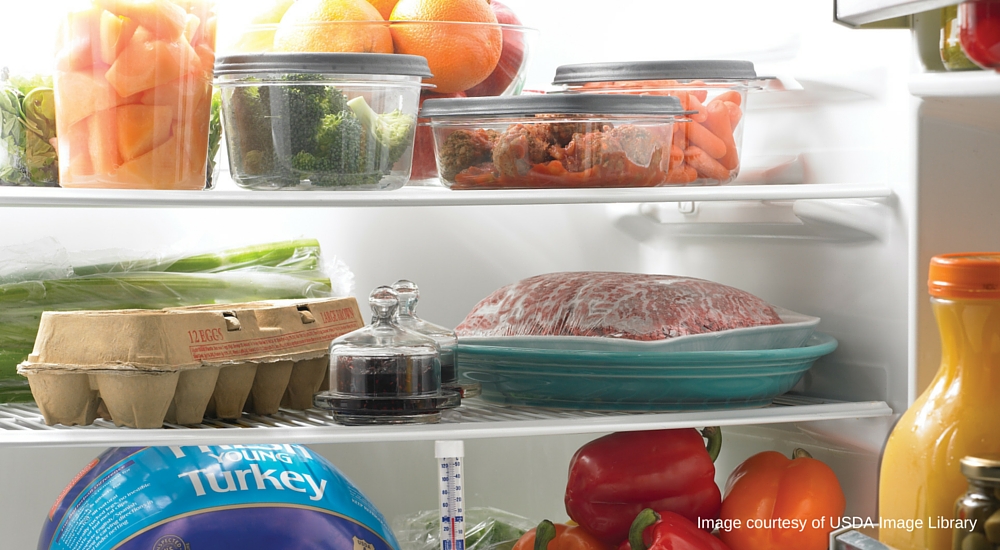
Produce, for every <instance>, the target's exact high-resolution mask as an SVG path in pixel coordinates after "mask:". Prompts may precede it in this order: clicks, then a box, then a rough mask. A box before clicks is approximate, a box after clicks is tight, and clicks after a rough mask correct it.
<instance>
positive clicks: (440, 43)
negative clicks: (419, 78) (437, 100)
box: [389, 0, 503, 94]
mask: <svg viewBox="0 0 1000 550" xmlns="http://www.w3.org/2000/svg"><path fill="white" fill-rule="evenodd" d="M389 20H390V21H393V22H394V23H393V24H392V27H391V30H392V42H393V44H394V45H395V47H396V53H405V54H413V55H420V56H423V57H425V58H427V64H428V65H430V68H431V73H433V74H434V78H432V79H430V80H427V81H426V82H428V83H430V84H435V85H436V86H437V89H435V90H434V91H435V92H439V93H443V94H450V93H455V92H462V91H465V90H468V89H469V88H471V87H473V86H475V85H476V84H479V83H480V82H482V81H483V80H486V77H488V76H489V75H490V73H492V72H493V69H494V68H495V67H496V66H497V61H499V60H500V50H501V48H502V47H503V32H502V31H501V28H500V27H499V26H498V25H497V18H496V15H495V14H494V13H493V10H492V9H491V8H490V4H489V2H488V1H487V0H399V2H398V3H397V4H396V7H395V8H393V10H392V15H391V16H389ZM397 21H398V23H396V22H397ZM407 21H415V23H407ZM416 21H434V23H417V22H416ZM469 23H477V24H469ZM484 23H485V24H484Z"/></svg>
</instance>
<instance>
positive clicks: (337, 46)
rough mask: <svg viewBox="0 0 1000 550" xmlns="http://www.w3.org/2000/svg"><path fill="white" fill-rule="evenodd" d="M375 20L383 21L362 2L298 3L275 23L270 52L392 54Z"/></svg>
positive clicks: (386, 34)
mask: <svg viewBox="0 0 1000 550" xmlns="http://www.w3.org/2000/svg"><path fill="white" fill-rule="evenodd" d="M343 21H355V22H357V23H355V24H351V23H344V22H343ZM366 21H372V23H362V22H366ZM379 21H385V19H383V18H382V15H381V14H379V12H378V10H377V9H375V7H374V6H372V5H371V4H369V3H368V2H366V1H365V0H298V1H297V2H295V3H294V4H292V7H290V8H288V11H287V12H285V15H284V17H282V18H281V23H279V24H278V30H277V31H275V33H274V51H278V52H373V53H392V51H393V50H392V35H391V34H390V33H389V29H388V25H386V24H381V25H380V24H378V23H377V22H379Z"/></svg>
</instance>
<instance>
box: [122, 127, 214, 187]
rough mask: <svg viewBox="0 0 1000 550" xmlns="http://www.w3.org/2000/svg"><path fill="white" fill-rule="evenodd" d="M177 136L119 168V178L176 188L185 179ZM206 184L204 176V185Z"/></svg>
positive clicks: (132, 182) (137, 183)
mask: <svg viewBox="0 0 1000 550" xmlns="http://www.w3.org/2000/svg"><path fill="white" fill-rule="evenodd" d="M179 145H180V144H179V142H178V139H177V136H176V135H175V136H172V137H171V138H170V139H168V140H167V141H165V142H163V143H162V144H161V145H160V146H159V147H157V148H155V149H153V150H152V151H150V152H148V153H146V154H145V155H142V156H140V157H136V158H134V159H132V160H130V161H128V162H126V163H125V164H122V165H121V167H120V168H119V169H118V179H119V180H120V181H121V182H128V184H129V185H130V186H135V187H141V188H145V189H176V188H178V183H179V182H182V181H183V178H184V176H183V161H182V159H181V148H180V147H179ZM204 186H205V181H204V178H202V187H204Z"/></svg>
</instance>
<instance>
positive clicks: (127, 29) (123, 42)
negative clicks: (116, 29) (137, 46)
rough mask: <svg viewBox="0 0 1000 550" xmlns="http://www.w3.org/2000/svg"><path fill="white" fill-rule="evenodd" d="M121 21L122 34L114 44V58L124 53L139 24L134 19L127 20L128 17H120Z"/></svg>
mask: <svg viewBox="0 0 1000 550" xmlns="http://www.w3.org/2000/svg"><path fill="white" fill-rule="evenodd" d="M121 19H122V32H121V34H119V35H118V42H116V43H115V58H117V57H118V56H119V55H121V54H122V52H123V51H125V48H127V47H128V45H129V43H130V42H132V37H133V36H135V33H136V31H138V30H139V23H137V22H136V20H135V19H129V18H128V17H122V18H121ZM110 65H114V63H110Z"/></svg>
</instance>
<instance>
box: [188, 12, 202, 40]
mask: <svg viewBox="0 0 1000 550" xmlns="http://www.w3.org/2000/svg"><path fill="white" fill-rule="evenodd" d="M184 18H185V19H184V40H187V42H188V44H193V43H194V38H195V36H196V35H197V32H198V29H200V28H201V19H199V18H198V16H197V15H195V14H193V13H189V14H187V15H185V16H184Z"/></svg>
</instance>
